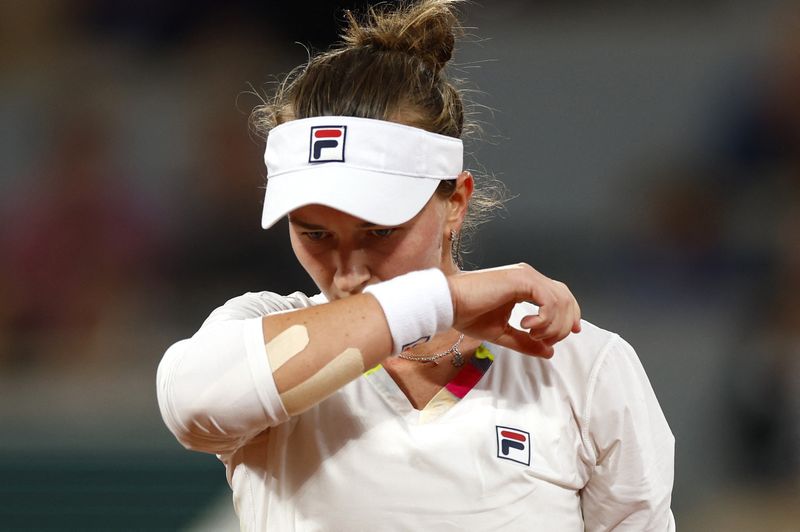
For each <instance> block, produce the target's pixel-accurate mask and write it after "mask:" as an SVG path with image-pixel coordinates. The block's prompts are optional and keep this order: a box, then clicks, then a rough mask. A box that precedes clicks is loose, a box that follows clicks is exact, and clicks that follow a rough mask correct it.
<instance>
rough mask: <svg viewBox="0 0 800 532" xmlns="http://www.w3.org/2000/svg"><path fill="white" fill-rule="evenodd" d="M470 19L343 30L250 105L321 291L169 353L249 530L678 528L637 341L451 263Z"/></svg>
mask: <svg viewBox="0 0 800 532" xmlns="http://www.w3.org/2000/svg"><path fill="white" fill-rule="evenodd" d="M456 3H457V0H425V1H421V2H418V3H416V4H412V5H407V6H404V7H401V8H397V9H396V10H393V11H389V10H385V11H381V12H378V11H374V10H373V11H371V12H370V14H369V16H368V17H367V18H366V19H365V21H364V22H358V21H357V20H356V19H355V18H354V17H352V16H350V17H349V27H348V28H347V29H346V32H345V34H344V40H343V44H342V45H341V46H339V47H338V48H334V49H332V50H331V51H328V52H326V53H323V54H321V55H318V56H316V57H313V58H312V59H311V60H310V61H309V63H308V64H306V65H303V66H302V67H301V68H300V69H298V70H296V71H295V73H294V74H292V75H290V76H289V78H287V81H286V82H285V83H284V84H283V86H282V87H281V89H280V90H279V91H278V92H277V94H276V95H275V97H274V100H273V101H271V102H270V103H268V104H265V105H264V106H262V107H260V108H259V109H258V110H257V112H256V121H257V122H258V123H259V124H260V125H261V126H262V127H263V128H264V130H265V133H267V145H266V154H265V161H266V165H267V174H268V182H267V188H266V198H265V202H264V210H263V217H262V225H263V227H264V228H269V227H270V226H272V225H273V224H274V223H275V222H276V221H278V220H279V219H281V218H282V217H284V216H287V215H288V217H289V233H290V234H289V236H290V239H291V243H292V246H293V249H294V253H295V254H296V256H297V259H298V260H299V262H300V263H301V264H302V266H303V267H304V268H305V270H306V271H307V272H308V274H309V275H310V276H311V278H312V279H313V280H314V282H315V283H316V285H317V286H318V287H319V290H320V292H321V293H320V294H317V295H314V296H312V297H307V296H306V295H305V294H302V293H299V292H295V293H293V294H291V295H287V296H281V295H278V294H275V293H271V292H260V293H248V294H245V295H243V296H239V297H236V298H233V299H231V300H230V301H228V302H227V303H226V304H224V305H223V306H222V307H220V308H218V309H216V310H215V311H213V312H212V313H211V315H210V316H209V318H208V319H207V320H206V321H205V323H203V325H202V326H201V327H200V330H199V331H198V332H197V333H196V334H195V335H194V336H192V337H191V338H188V339H185V340H181V341H179V342H177V343H175V344H174V345H173V346H171V347H170V348H169V350H168V351H167V352H166V354H165V355H164V358H163V360H162V362H161V364H160V366H159V371H158V399H159V405H160V408H161V413H162V416H163V418H164V420H165V422H166V424H167V426H168V427H169V429H170V430H171V431H172V432H173V433H174V434H175V436H176V437H177V438H178V440H179V441H180V442H181V443H182V444H183V445H184V446H186V447H187V448H190V449H196V450H200V451H205V452H210V453H215V454H217V455H218V457H219V458H220V460H222V462H223V463H224V464H225V467H226V468H227V476H228V482H229V484H230V486H231V488H232V490H233V500H234V505H235V508H236V511H237V513H238V516H239V519H240V522H241V528H242V530H253V531H265V530H275V531H291V530H301V531H310V530H323V531H333V530H341V531H353V530H436V531H445V530H453V531H456V530H458V531H464V530H484V531H497V530H503V531H507V530H558V531H572V530H574V531H579V530H592V531H594V530H612V529H614V530H635V531H637V532H638V531H643V530H658V531H662V530H673V529H674V521H673V518H672V513H671V510H670V498H671V489H672V477H673V446H674V439H673V437H672V434H671V432H670V429H669V427H668V425H667V422H666V421H665V419H664V416H663V414H662V412H661V409H660V407H659V405H658V402H657V400H656V398H655V396H654V394H653V390H652V388H651V386H650V384H649V382H648V379H647V376H646V375H645V373H644V370H643V369H642V366H641V364H640V362H639V360H638V358H637V356H636V354H635V353H634V351H633V349H632V348H631V347H630V346H629V345H628V344H627V343H626V342H625V341H623V340H622V339H621V338H620V337H619V336H617V335H616V334H613V333H610V332H608V331H605V330H602V329H600V328H598V327H595V326H593V325H591V324H589V323H586V322H583V323H581V321H580V315H579V314H580V312H579V309H578V305H577V303H576V301H575V299H574V298H573V296H572V294H571V293H570V291H569V290H568V289H567V288H566V286H565V285H564V284H562V283H560V282H556V281H553V280H551V279H549V278H547V277H545V276H543V275H542V274H540V273H539V272H537V271H536V270H535V269H534V268H532V267H531V266H529V265H527V264H515V265H510V266H502V267H498V268H493V269H486V270H478V271H470V272H462V271H460V269H459V267H458V266H457V261H456V260H455V259H454V256H455V254H454V252H455V251H457V250H456V248H457V247H458V242H459V240H460V235H461V234H462V230H464V228H465V227H467V226H468V225H469V223H470V216H471V214H472V212H473V211H474V207H475V205H476V203H475V202H476V201H477V200H476V199H475V198H478V196H479V195H480V190H478V191H476V190H475V180H474V179H473V176H472V175H471V174H470V173H469V172H467V171H464V169H463V147H462V141H461V136H462V133H463V131H464V129H465V125H464V123H465V121H464V106H463V105H462V99H461V95H460V93H459V91H458V90H457V89H456V88H455V87H454V85H453V84H452V83H451V82H450V81H448V78H447V77H446V76H445V73H444V71H443V67H444V66H445V64H446V63H447V62H448V61H449V59H450V57H451V54H452V51H453V46H454V34H455V33H456V31H457V28H458V20H457V17H456V15H455V12H454V7H455V5H454V4H456ZM471 207H473V208H472V209H471Z"/></svg>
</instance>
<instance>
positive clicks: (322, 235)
mask: <svg viewBox="0 0 800 532" xmlns="http://www.w3.org/2000/svg"><path fill="white" fill-rule="evenodd" d="M302 234H303V236H304V237H306V238H307V239H309V240H313V241H314V242H318V241H320V240H324V239H326V238H328V237H329V236H331V234H330V233H329V232H328V231H303V233H302Z"/></svg>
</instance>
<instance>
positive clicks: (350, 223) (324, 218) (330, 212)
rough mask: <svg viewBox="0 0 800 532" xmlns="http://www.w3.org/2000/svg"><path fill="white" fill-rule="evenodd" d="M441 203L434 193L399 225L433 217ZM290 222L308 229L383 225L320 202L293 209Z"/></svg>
mask: <svg viewBox="0 0 800 532" xmlns="http://www.w3.org/2000/svg"><path fill="white" fill-rule="evenodd" d="M441 203H442V202H441V200H438V199H437V197H436V195H435V194H434V195H433V197H431V199H430V200H428V203H427V204H426V205H425V206H424V207H423V208H422V210H421V211H420V212H418V213H417V214H416V216H414V217H413V218H411V219H410V220H408V221H407V222H405V223H402V224H398V225H403V226H410V225H415V224H417V223H418V222H420V221H421V220H422V219H429V218H431V216H434V215H435V213H436V212H437V207H438V206H439V205H440V204H441ZM289 222H290V223H291V224H293V225H296V226H300V227H303V228H306V229H323V228H327V227H331V226H333V225H337V226H344V227H351V228H365V227H382V225H381V224H376V223H373V222H369V221H367V220H364V219H363V218H358V217H356V216H353V215H351V214H347V213H346V212H343V211H340V210H338V209H334V208H332V207H328V206H325V205H319V204H313V205H306V206H304V207H300V208H298V209H295V210H293V211H292V212H290V213H289Z"/></svg>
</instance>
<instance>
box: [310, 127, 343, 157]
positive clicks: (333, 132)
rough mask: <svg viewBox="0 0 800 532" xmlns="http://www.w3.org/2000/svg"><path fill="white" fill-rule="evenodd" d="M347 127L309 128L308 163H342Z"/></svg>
mask: <svg viewBox="0 0 800 532" xmlns="http://www.w3.org/2000/svg"><path fill="white" fill-rule="evenodd" d="M346 138H347V126H314V127H312V128H311V147H310V149H309V153H308V162H310V163H329V162H339V163H343V162H344V143H345V139H346Z"/></svg>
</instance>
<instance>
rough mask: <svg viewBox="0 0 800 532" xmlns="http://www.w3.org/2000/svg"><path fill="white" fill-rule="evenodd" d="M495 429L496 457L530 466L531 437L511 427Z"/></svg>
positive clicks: (498, 426)
mask: <svg viewBox="0 0 800 532" xmlns="http://www.w3.org/2000/svg"><path fill="white" fill-rule="evenodd" d="M496 428H497V457H498V458H503V459H505V460H511V461H512V462H519V463H520V464H524V465H531V435H530V434H528V433H527V432H525V431H524V430H519V429H513V428H511V427H501V426H500V425H497V426H496Z"/></svg>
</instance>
